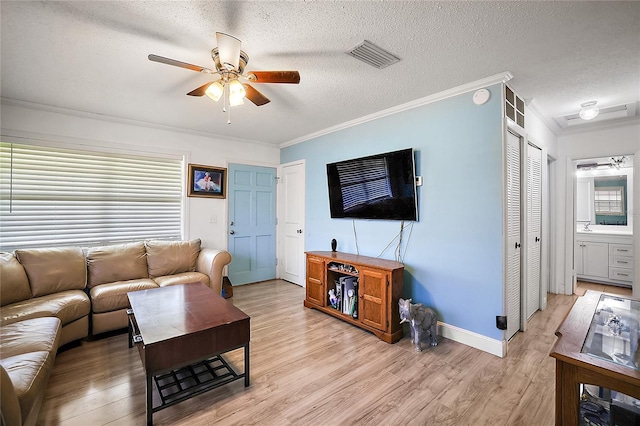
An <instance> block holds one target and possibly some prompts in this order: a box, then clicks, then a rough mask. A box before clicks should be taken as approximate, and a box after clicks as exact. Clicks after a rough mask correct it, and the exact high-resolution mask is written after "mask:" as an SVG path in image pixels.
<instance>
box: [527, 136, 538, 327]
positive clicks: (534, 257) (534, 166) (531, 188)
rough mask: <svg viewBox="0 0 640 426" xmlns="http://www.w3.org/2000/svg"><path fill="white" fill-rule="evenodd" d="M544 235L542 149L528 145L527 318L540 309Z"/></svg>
mask: <svg viewBox="0 0 640 426" xmlns="http://www.w3.org/2000/svg"><path fill="white" fill-rule="evenodd" d="M541 236H542V151H541V150H540V149H539V148H538V147H535V146H532V145H527V262H526V263H527V282H526V303H525V306H526V310H527V319H529V318H531V316H532V315H533V314H534V313H535V312H536V311H537V310H538V309H540V284H541V280H540V263H541V262H540V260H541V259H540V239H541Z"/></svg>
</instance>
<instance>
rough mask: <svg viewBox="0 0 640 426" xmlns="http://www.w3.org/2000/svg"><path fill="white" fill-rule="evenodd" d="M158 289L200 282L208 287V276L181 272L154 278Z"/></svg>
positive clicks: (199, 273) (200, 273)
mask: <svg viewBox="0 0 640 426" xmlns="http://www.w3.org/2000/svg"><path fill="white" fill-rule="evenodd" d="M153 280H154V281H155V282H156V283H157V284H158V285H159V286H160V287H166V286H168V285H176V284H188V283H195V282H201V283H202V284H204V285H206V286H207V287H208V286H209V275H207V274H203V273H202V272H183V273H182V274H175V275H167V276H164V277H156V278H154V279H153Z"/></svg>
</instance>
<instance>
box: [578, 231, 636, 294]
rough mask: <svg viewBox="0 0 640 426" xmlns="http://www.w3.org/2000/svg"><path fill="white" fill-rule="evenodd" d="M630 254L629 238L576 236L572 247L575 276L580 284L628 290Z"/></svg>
mask: <svg viewBox="0 0 640 426" xmlns="http://www.w3.org/2000/svg"><path fill="white" fill-rule="evenodd" d="M633 253H634V246H633V237H632V236H631V235H622V234H606V233H602V232H578V233H577V235H576V243H575V247H574V262H575V270H576V276H577V278H578V279H580V280H584V281H594V282H598V283H603V284H615V285H621V286H631V285H632V284H633V275H634V256H633Z"/></svg>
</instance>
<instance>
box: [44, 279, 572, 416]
mask: <svg viewBox="0 0 640 426" xmlns="http://www.w3.org/2000/svg"><path fill="white" fill-rule="evenodd" d="M576 297H577V296H559V295H553V294H550V295H549V296H548V308H547V309H546V310H545V311H542V312H538V313H537V314H535V315H534V317H533V318H532V319H531V321H530V322H529V326H528V331H527V332H526V333H518V334H517V335H516V336H515V337H514V338H513V339H512V341H511V342H510V344H509V354H508V356H507V357H506V358H504V359H501V358H498V357H496V356H493V355H489V354H487V353H484V352H481V351H479V350H476V349H473V348H471V347H468V346H465V345H462V344H459V343H456V342H453V341H451V340H448V339H444V338H442V337H439V344H438V346H436V347H434V348H429V349H427V350H425V351H423V352H421V353H418V352H415V350H414V349H413V345H411V344H410V342H409V339H408V337H406V336H405V337H404V338H403V339H402V340H401V341H400V342H398V343H396V344H394V345H390V344H387V343H384V342H381V341H380V340H378V339H377V338H376V337H375V336H374V335H373V334H370V333H368V332H366V331H363V330H361V329H359V328H356V327H354V326H351V325H349V324H346V323H344V322H342V321H339V320H337V319H335V318H333V317H330V316H328V315H326V314H323V313H321V312H318V311H315V310H311V309H307V308H304V307H303V306H302V301H303V300H304V289H303V288H301V287H298V286H296V285H293V284H289V283H287V282H284V281H280V280H276V281H269V282H264V283H259V284H252V285H246V286H238V287H235V288H234V299H233V300H234V304H235V305H236V306H238V307H239V308H240V309H242V310H243V311H244V312H246V313H247V314H248V315H249V316H250V317H251V386H250V387H249V388H245V387H244V385H243V383H242V382H241V381H238V382H235V383H231V384H229V385H227V386H224V387H222V388H219V389H216V390H213V391H211V392H208V393H205V394H203V395H200V396H198V397H196V398H194V399H191V400H188V401H185V402H182V403H180V404H177V405H175V406H173V407H170V408H167V409H165V410H163V411H160V412H159V413H156V414H155V415H154V423H155V424H156V425H190V426H191V425H212V424H224V425H230V424H238V425H253V424H256V425H352V424H358V425H405V424H415V425H536V426H543V425H552V424H553V423H554V388H555V384H554V380H555V364H554V360H553V359H552V358H551V357H549V351H550V349H551V346H552V345H553V343H554V342H555V336H554V332H555V330H556V328H557V327H558V325H559V324H560V322H561V321H562V320H563V319H564V317H565V315H566V313H567V312H568V311H569V309H570V308H571V306H572V304H573V302H574V300H575V298H576ZM227 359H228V360H230V361H231V362H232V363H233V364H234V365H236V366H237V367H239V368H240V369H241V367H242V351H241V350H240V351H235V352H233V353H231V354H230V356H229V357H227ZM144 389H145V378H144V372H143V369H142V364H141V361H140V357H139V355H138V351H137V350H135V349H128V347H127V335H126V333H124V334H118V335H113V336H111V337H106V338H101V339H98V340H94V341H90V342H84V341H83V342H81V344H80V345H78V346H76V347H71V348H68V349H66V350H64V351H62V352H60V353H59V354H58V355H57V357H56V360H55V366H54V369H53V373H52V375H51V378H50V380H49V384H48V387H47V391H46V400H45V402H44V405H43V408H42V411H41V413H40V417H39V421H38V424H41V425H54V424H55V425H57V424H60V425H82V426H86V425H142V424H144V422H145V396H144Z"/></svg>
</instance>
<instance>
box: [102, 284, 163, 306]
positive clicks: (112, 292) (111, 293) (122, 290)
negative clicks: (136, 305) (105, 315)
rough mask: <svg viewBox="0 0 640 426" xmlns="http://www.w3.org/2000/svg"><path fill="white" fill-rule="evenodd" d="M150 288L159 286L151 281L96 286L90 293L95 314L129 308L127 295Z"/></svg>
mask: <svg viewBox="0 0 640 426" xmlns="http://www.w3.org/2000/svg"><path fill="white" fill-rule="evenodd" d="M150 288H158V285H157V284H156V283H155V282H154V281H153V280H150V279H140V280H129V281H118V282H115V283H109V284H102V285H99V286H95V287H93V288H92V289H91V291H90V295H91V306H92V309H93V312H94V313H101V312H111V311H116V310H118V309H124V308H127V307H129V299H128V298H127V293H129V292H130V291H139V290H147V289H150Z"/></svg>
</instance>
